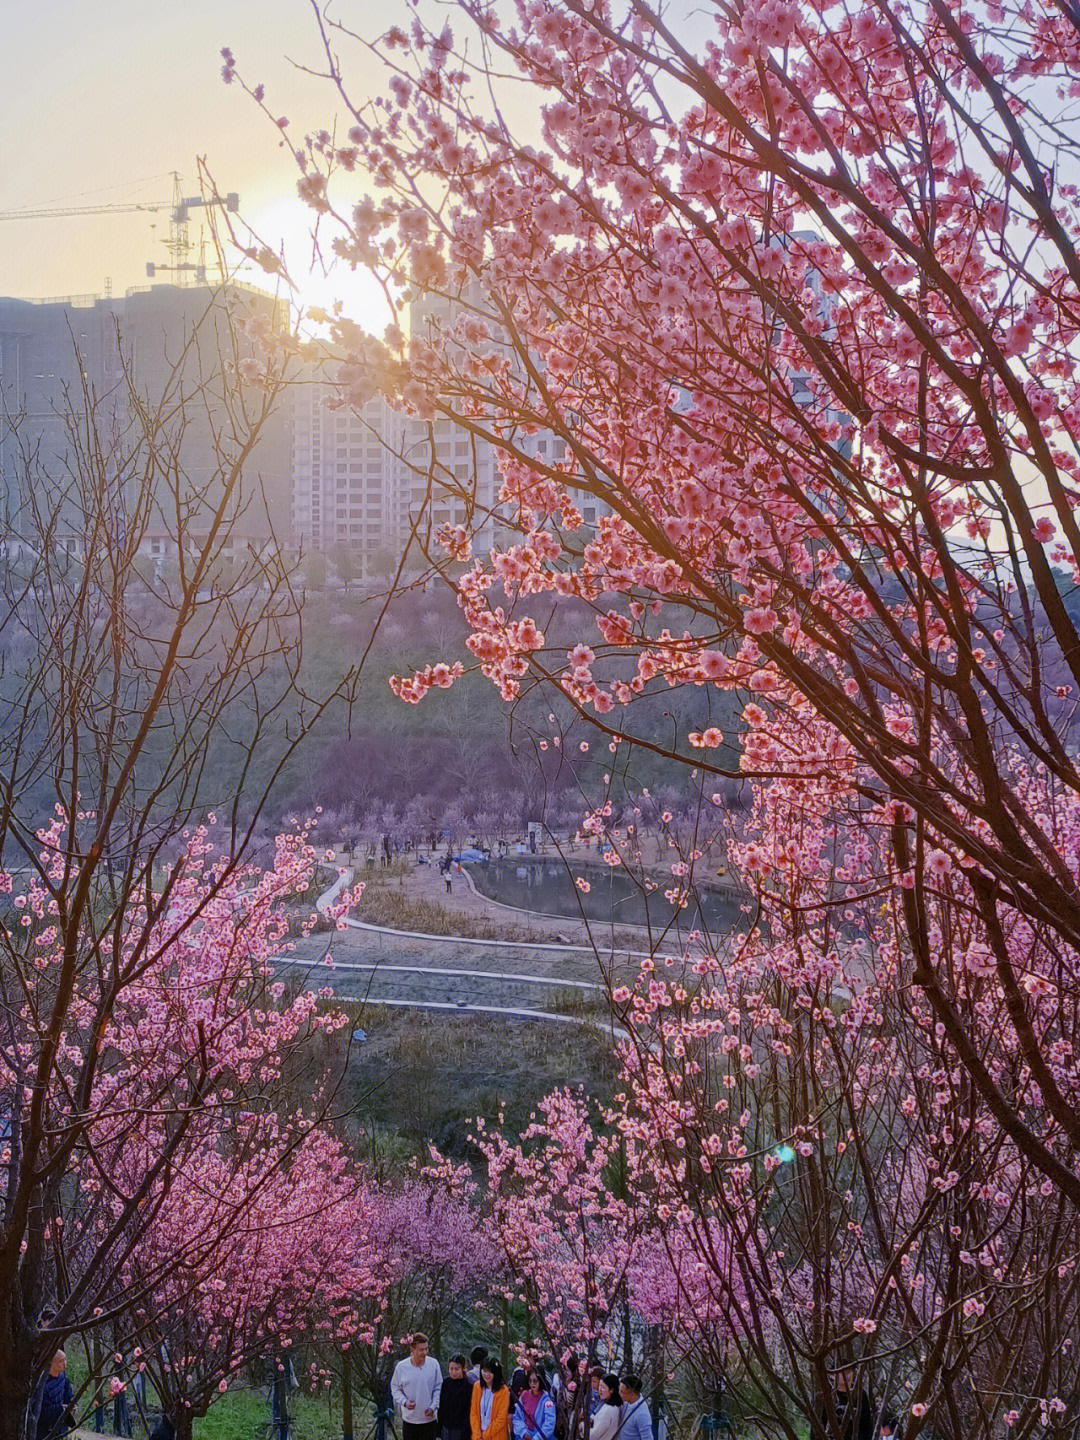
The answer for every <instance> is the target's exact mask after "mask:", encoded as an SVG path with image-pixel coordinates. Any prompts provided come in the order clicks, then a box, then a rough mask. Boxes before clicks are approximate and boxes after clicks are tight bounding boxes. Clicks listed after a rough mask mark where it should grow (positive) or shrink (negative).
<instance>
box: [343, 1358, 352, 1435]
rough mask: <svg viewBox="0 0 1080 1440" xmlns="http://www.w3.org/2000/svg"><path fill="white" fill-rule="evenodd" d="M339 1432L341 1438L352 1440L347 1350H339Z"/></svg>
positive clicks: (349, 1372) (350, 1384)
mask: <svg viewBox="0 0 1080 1440" xmlns="http://www.w3.org/2000/svg"><path fill="white" fill-rule="evenodd" d="M341 1434H342V1440H353V1430H352V1363H351V1361H350V1360H349V1352H348V1351H347V1350H343V1351H342V1352H341Z"/></svg>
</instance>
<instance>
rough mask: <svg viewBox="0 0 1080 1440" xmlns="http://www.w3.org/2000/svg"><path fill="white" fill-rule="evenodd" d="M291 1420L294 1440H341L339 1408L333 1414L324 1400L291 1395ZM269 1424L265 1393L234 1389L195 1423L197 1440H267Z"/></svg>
mask: <svg viewBox="0 0 1080 1440" xmlns="http://www.w3.org/2000/svg"><path fill="white" fill-rule="evenodd" d="M358 1408H362V1407H359V1406H358ZM359 1418H360V1417H359V1416H358V1417H357V1419H358V1421H359ZM289 1420H290V1425H289V1433H290V1436H291V1440H341V1409H340V1406H339V1405H337V1404H335V1405H334V1408H333V1413H332V1414H331V1412H330V1409H329V1407H328V1406H327V1403H326V1400H325V1399H313V1398H312V1397H311V1396H308V1395H299V1394H293V1395H290V1396H289ZM269 1421H270V1406H269V1405H268V1404H267V1400H266V1391H265V1390H234V1391H231V1392H230V1393H229V1394H228V1395H223V1396H222V1397H221V1399H220V1400H219V1401H217V1403H216V1404H214V1405H212V1406H211V1407H210V1411H209V1413H208V1414H207V1415H206V1416H205V1417H204V1418H203V1419H202V1420H196V1422H195V1440H264V1436H266V1434H267V1427H268V1425H269ZM358 1433H361V1434H362V1432H358Z"/></svg>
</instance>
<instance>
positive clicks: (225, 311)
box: [0, 285, 290, 558]
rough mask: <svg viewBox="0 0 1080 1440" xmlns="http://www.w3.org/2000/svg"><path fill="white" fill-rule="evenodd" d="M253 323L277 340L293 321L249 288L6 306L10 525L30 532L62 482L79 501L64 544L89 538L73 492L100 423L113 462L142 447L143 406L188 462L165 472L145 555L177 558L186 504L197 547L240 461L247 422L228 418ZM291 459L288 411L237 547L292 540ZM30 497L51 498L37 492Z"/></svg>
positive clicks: (252, 487)
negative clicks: (89, 429) (83, 453)
mask: <svg viewBox="0 0 1080 1440" xmlns="http://www.w3.org/2000/svg"><path fill="white" fill-rule="evenodd" d="M247 318H258V319H259V320H260V321H261V322H262V323H263V324H265V325H268V326H271V327H278V326H281V325H282V324H284V323H286V322H287V310H286V308H285V307H284V306H283V305H281V304H279V303H278V302H276V301H275V300H274V299H273V298H272V297H270V296H267V295H265V294H263V293H262V292H259V291H256V290H251V289H249V288H247V287H243V286H231V287H229V288H228V290H226V291H221V290H211V289H209V288H208V287H205V286H196V287H190V288H188V287H180V286H175V285H154V286H148V287H145V288H140V289H136V290H132V291H129V292H128V293H127V294H126V295H125V296H123V297H118V298H115V299H114V298H111V297H105V298H95V297H78V298H74V299H65V300H46V301H35V300H16V299H0V514H2V516H3V518H4V520H5V521H6V522H7V524H9V525H11V526H13V527H14V528H15V529H16V530H18V529H19V528H20V517H21V516H25V515H26V511H27V507H28V506H29V505H30V504H31V503H32V502H33V501H35V500H36V501H38V502H39V503H40V504H41V505H44V506H49V505H50V504H52V503H53V496H52V495H51V494H50V493H49V490H48V483H49V481H50V480H51V481H52V482H53V484H54V485H55V486H56V492H55V493H56V498H57V500H60V499H61V497H62V494H63V491H64V488H65V486H67V488H68V490H69V491H70V497H69V502H64V503H62V504H61V514H60V524H59V527H58V531H57V540H58V542H60V543H62V542H63V538H64V537H63V531H64V529H65V528H69V533H70V531H71V530H77V529H78V527H79V525H80V523H82V522H81V521H80V516H79V513H78V510H79V503H78V500H79V497H78V493H77V489H78V487H72V486H70V485H69V484H68V482H69V480H70V477H71V470H72V466H73V465H74V464H75V463H76V461H77V458H78V455H79V453H80V447H82V449H83V450H85V448H86V445H87V437H86V431H85V426H86V421H87V416H88V410H90V409H92V412H93V417H94V421H95V427H96V430H97V433H98V435H99V437H100V438H101V439H102V440H103V442H104V449H103V453H104V455H105V457H106V460H107V461H108V459H109V457H113V458H115V457H116V456H119V455H121V454H124V453H129V452H130V450H131V448H132V447H133V446H135V445H136V444H138V443H139V441H138V436H139V433H140V427H139V426H137V425H135V424H133V418H132V395H133V393H134V394H137V395H138V396H139V397H140V398H141V400H142V401H144V402H145V403H146V406H147V409H148V410H149V411H151V412H156V413H157V417H158V420H159V422H160V427H161V429H160V434H161V439H162V446H161V449H162V452H163V454H164V453H170V452H171V456H172V458H173V459H175V460H177V461H178V464H175V465H166V464H161V465H160V466H155V467H153V471H154V478H153V485H154V507H153V513H152V514H151V516H150V518H149V521H148V524H147V526H146V531H145V536H144V541H143V543H144V546H145V548H146V549H147V550H148V551H149V552H150V553H151V554H153V555H159V556H161V557H162V558H164V557H166V556H167V555H169V553H170V550H171V548H172V547H174V545H175V534H176V519H175V516H176V500H177V497H178V496H181V497H182V498H183V502H184V503H185V505H186V506H187V507H188V513H189V516H190V519H189V524H188V529H189V533H191V534H192V535H197V533H198V525H199V515H200V513H202V514H209V513H210V511H211V510H212V507H213V506H214V504H215V499H216V497H217V498H220V494H221V491H220V489H219V488H218V487H219V486H220V485H221V484H222V483H224V481H225V478H226V476H227V474H228V473H229V469H230V466H231V464H232V463H233V461H234V460H235V458H236V446H235V444H234V443H233V438H234V434H235V433H239V432H240V431H242V430H243V427H244V423H245V422H244V420H243V418H242V417H240V416H237V419H238V430H237V431H234V429H233V427H232V425H231V424H230V411H231V410H233V407H235V406H236V404H237V400H238V395H237V386H236V366H237V365H238V363H239V361H240V360H241V359H243V358H244V357H246V356H248V355H250V354H251V353H252V349H253V344H252V340H251V339H250V338H249V337H248V335H247V334H246V333H245V332H244V327H243V323H242V322H243V321H244V320H245V319H247ZM233 413H235V411H233ZM289 450H290V447H289V437H288V414H287V407H286V406H284V405H282V406H279V407H278V410H277V411H276V412H275V413H274V414H272V415H271V417H270V420H269V423H268V424H266V426H265V427H264V429H263V431H262V433H261V435H260V439H259V441H258V444H257V445H256V447H255V449H254V451H253V452H252V454H251V456H250V457H249V458H248V459H247V460H246V461H245V463H244V468H243V473H242V479H241V481H240V484H239V487H238V488H237V491H236V496H235V513H234V514H233V516H232V517H231V520H230V526H229V543H230V544H232V545H233V546H246V545H252V544H254V545H257V546H265V545H266V544H267V543H270V542H271V541H272V540H273V539H277V540H280V539H282V538H287V535H288V526H289V489H290V485H289V480H290V477H289V460H290V454H289ZM28 456H30V457H33V458H32V463H31V464H30V465H29V466H28V464H27V457H28ZM132 473H133V479H132V483H133V484H134V483H136V482H135V480H134V475H135V473H137V471H136V470H135V469H133V472H132ZM30 486H32V487H36V488H37V489H38V492H39V493H37V494H31V493H28V487H30ZM42 488H43V489H44V493H43V494H42V493H40V490H41V489H42ZM226 548H228V547H226Z"/></svg>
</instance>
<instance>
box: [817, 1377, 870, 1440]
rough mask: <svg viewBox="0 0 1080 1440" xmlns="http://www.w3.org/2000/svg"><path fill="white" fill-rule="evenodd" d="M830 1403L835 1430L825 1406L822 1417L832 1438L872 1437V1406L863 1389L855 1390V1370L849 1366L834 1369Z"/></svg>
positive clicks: (848, 1439)
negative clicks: (837, 1369) (834, 1419)
mask: <svg viewBox="0 0 1080 1440" xmlns="http://www.w3.org/2000/svg"><path fill="white" fill-rule="evenodd" d="M832 1404H833V1413H834V1414H835V1416H836V1429H835V1430H833V1429H832V1427H831V1424H830V1420H829V1407H828V1406H827V1405H825V1406H823V1407H822V1412H821V1419H822V1424H823V1425H824V1426H825V1429H826V1431H827V1432H828V1433H829V1434H830V1435H831V1436H832V1437H833V1440H873V1435H874V1407H873V1404H872V1402H871V1400H870V1397H869V1396H868V1395H867V1394H866V1393H865V1392H864V1391H863V1389H862V1388H861V1387H860V1388H858V1389H856V1376H855V1371H854V1369H853V1368H852V1367H851V1366H850V1365H845V1366H844V1367H843V1368H842V1369H841V1370H839V1371H838V1372H837V1376H836V1383H835V1388H834V1389H833V1398H832Z"/></svg>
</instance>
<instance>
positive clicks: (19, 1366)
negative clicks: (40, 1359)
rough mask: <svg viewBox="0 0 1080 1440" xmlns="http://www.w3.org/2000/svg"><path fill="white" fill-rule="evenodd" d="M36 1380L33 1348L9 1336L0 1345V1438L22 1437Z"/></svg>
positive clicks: (11, 1439)
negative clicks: (7, 1340) (1, 1345)
mask: <svg viewBox="0 0 1080 1440" xmlns="http://www.w3.org/2000/svg"><path fill="white" fill-rule="evenodd" d="M36 1380H37V1368H36V1364H35V1360H34V1354H33V1350H32V1349H30V1347H28V1346H22V1345H19V1343H18V1342H17V1341H13V1340H10V1339H9V1342H8V1343H7V1344H6V1345H4V1346H3V1347H2V1348H0V1440H23V1425H24V1421H25V1418H26V1409H27V1406H28V1405H29V1403H30V1396H31V1395H32V1394H33V1390H34V1383H35V1381H36Z"/></svg>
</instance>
